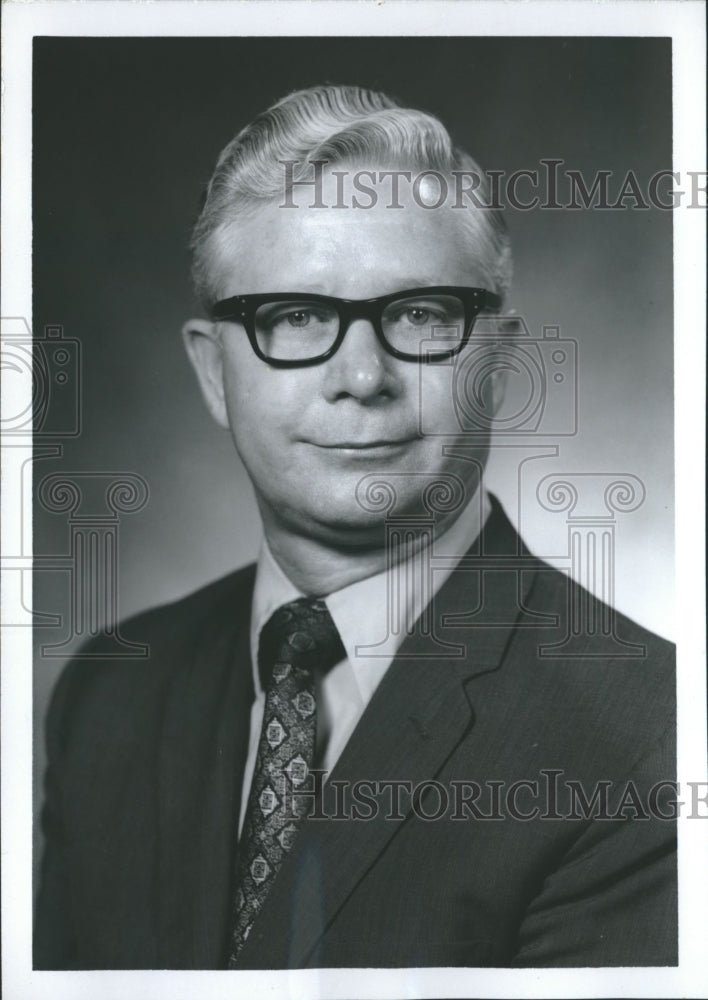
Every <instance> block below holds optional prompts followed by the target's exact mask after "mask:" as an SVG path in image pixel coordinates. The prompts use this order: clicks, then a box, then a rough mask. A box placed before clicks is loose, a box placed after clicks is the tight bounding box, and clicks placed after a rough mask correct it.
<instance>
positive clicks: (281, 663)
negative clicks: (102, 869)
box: [228, 598, 346, 969]
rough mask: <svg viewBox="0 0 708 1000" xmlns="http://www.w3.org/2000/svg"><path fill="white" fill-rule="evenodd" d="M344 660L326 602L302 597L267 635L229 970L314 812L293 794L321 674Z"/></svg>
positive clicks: (306, 758)
mask: <svg viewBox="0 0 708 1000" xmlns="http://www.w3.org/2000/svg"><path fill="white" fill-rule="evenodd" d="M345 655H346V653H345V651H344V647H343V646H342V641H341V639H340V637H339V633H338V632H337V629H336V626H335V624H334V622H333V621H332V617H331V615H330V613H329V611H328V610H327V606H326V604H325V603H324V601H322V600H316V599H313V598H299V599H298V600H297V601H291V602H290V604H285V605H283V607H282V608H278V610H277V611H276V612H275V613H274V614H273V616H272V617H271V618H270V620H269V621H268V623H267V624H266V625H265V627H264V628H263V630H262V632H261V637H260V645H259V650H258V667H259V671H260V674H261V680H262V681H263V687H264V688H265V689H266V700H265V709H264V714H263V726H262V729H261V735H260V740H259V743H258V756H257V758H256V766H255V769H254V772H253V781H252V784H251V791H250V794H249V797H248V807H247V809H246V816H245V820H244V824H243V833H242V836H241V841H240V843H239V851H238V854H239V860H238V867H237V874H236V895H235V899H234V919H233V932H232V936H231V950H230V956H229V963H228V967H229V968H230V969H234V968H236V966H237V963H238V954H239V952H240V950H241V948H242V947H243V945H244V942H245V941H246V938H247V937H248V934H249V931H250V930H251V926H252V925H253V921H254V920H255V918H256V916H257V915H258V912H259V911H260V909H261V907H262V905H263V902H264V900H265V897H266V896H267V894H268V892H269V890H270V887H271V885H272V884H273V881H274V880H275V876H276V875H277V873H278V870H279V868H280V866H281V864H282V861H283V858H284V857H285V855H286V854H287V853H288V851H289V850H290V848H291V847H292V845H293V843H294V841H295V835H296V833H297V831H298V828H299V825H300V822H301V820H302V818H303V815H304V814H305V813H306V812H307V803H308V801H309V797H308V796H293V795H292V789H293V787H294V788H297V787H298V786H300V785H302V783H303V781H305V779H306V778H307V776H308V773H309V769H310V767H311V766H312V762H313V757H314V750H315V737H316V732H317V720H316V704H315V696H314V673H315V671H316V670H317V671H325V670H327V669H328V668H329V667H331V666H333V665H334V664H335V663H337V662H338V661H339V660H341V659H343V658H344V657H345ZM303 807H304V808H303Z"/></svg>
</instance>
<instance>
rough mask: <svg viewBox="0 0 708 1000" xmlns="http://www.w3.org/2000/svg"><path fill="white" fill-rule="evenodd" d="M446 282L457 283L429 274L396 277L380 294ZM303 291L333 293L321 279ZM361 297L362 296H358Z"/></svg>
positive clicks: (311, 283) (309, 284) (375, 296)
mask: <svg viewBox="0 0 708 1000" xmlns="http://www.w3.org/2000/svg"><path fill="white" fill-rule="evenodd" d="M445 284H455V282H445V281H441V280H440V279H439V278H431V277H429V276H422V277H421V276H420V275H418V276H417V277H415V278H396V279H395V281H392V282H391V284H390V285H389V287H388V288H386V289H382V290H381V291H380V292H379V295H393V294H394V293H395V292H407V291H409V290H413V289H416V288H435V287H436V286H438V285H445ZM302 291H303V292H304V293H305V294H307V292H311V293H312V294H313V295H331V291H330V290H329V288H328V287H327V286H326V285H324V284H322V283H321V282H319V281H313V282H308V283H307V287H304V288H303V289H302ZM356 297H357V298H359V297H360V296H356ZM336 298H351V296H336ZM366 298H371V299H374V298H378V296H377V295H367V296H366Z"/></svg>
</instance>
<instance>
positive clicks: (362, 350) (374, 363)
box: [326, 319, 397, 401]
mask: <svg viewBox="0 0 708 1000" xmlns="http://www.w3.org/2000/svg"><path fill="white" fill-rule="evenodd" d="M395 360H396V359H395V358H393V357H392V356H391V355H390V354H388V352H387V351H386V349H385V348H384V346H383V344H382V343H381V342H380V340H379V338H378V337H377V336H376V331H375V330H374V327H373V326H372V324H371V323H370V322H369V320H366V319H356V320H353V321H352V323H351V324H350V325H349V329H348V330H347V332H346V334H345V336H344V340H343V342H342V345H341V347H340V348H339V350H338V351H337V353H336V354H335V355H334V357H333V358H332V359H331V360H330V361H329V362H328V364H327V369H328V371H327V385H326V392H327V394H328V396H329V397H330V398H331V399H337V398H339V397H342V396H351V397H353V398H355V399H359V400H362V401H366V400H370V399H373V398H375V397H376V396H379V395H381V394H388V395H394V394H395V391H396V385H397V379H396V376H395V372H394V366H395Z"/></svg>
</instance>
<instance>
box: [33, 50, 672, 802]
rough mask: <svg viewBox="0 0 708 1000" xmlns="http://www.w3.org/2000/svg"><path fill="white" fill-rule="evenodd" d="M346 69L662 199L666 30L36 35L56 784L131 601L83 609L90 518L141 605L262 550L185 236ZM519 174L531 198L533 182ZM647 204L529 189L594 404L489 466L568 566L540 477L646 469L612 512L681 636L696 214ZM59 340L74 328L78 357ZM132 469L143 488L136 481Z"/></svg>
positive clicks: (557, 312) (536, 152)
mask: <svg viewBox="0 0 708 1000" xmlns="http://www.w3.org/2000/svg"><path fill="white" fill-rule="evenodd" d="M323 82H333V83H356V84H360V85H363V86H367V87H373V88H377V89H382V90H384V91H386V92H388V93H390V94H391V95H392V96H394V97H396V98H398V99H399V100H400V101H401V102H402V103H404V104H409V105H412V106H416V107H422V108H425V109H427V110H430V111H432V112H433V113H436V114H438V115H439V116H440V117H441V118H442V119H443V121H444V122H445V123H446V124H447V126H448V127H449V129H450V131H451V132H452V134H453V137H454V139H455V140H456V141H457V142H458V143H459V144H460V145H462V146H463V147H464V148H466V149H467V150H468V151H469V152H471V153H472V155H473V156H474V157H475V158H476V159H477V160H478V162H479V163H480V164H481V166H482V167H483V168H484V169H485V170H488V171H489V170H495V171H500V172H503V175H504V176H505V177H508V176H509V175H511V174H512V173H513V172H514V171H517V170H531V171H533V170H541V171H542V170H543V168H542V167H541V161H542V160H548V159H557V160H562V161H564V166H563V167H562V168H561V169H562V170H578V171H581V172H582V175H583V177H584V179H585V180H586V181H587V184H588V185H590V184H591V182H592V181H593V179H594V178H596V177H597V176H598V174H599V173H600V172H601V171H610V172H611V180H610V182H609V186H610V190H611V192H612V200H614V198H615V197H616V195H617V189H618V187H619V186H620V184H621V182H622V179H623V178H625V176H626V174H627V172H628V171H629V170H631V171H633V172H634V174H635V175H636V177H637V178H638V180H639V182H640V184H641V185H642V189H643V191H644V192H645V193H646V191H647V188H648V185H649V182H650V179H651V177H652V176H653V175H655V174H656V173H657V172H658V171H661V170H670V169H671V48H670V41H669V40H666V39H607V38H603V39H592V38H588V39H562V38H554V39H543V38H538V39H535V38H526V39H501V38H436V39H426V38H415V39H390V38H354V39H347V38H336V39H326V38H318V39H308V38H289V39H283V38H255V39H223V38H219V39H209V38H204V39H154V38H149V39H131V38H115V39H106V38H84V39H68V38H40V39H37V40H36V41H35V51H34V94H33V120H34V136H33V141H34V152H33V191H34V196H33V197H34V200H33V225H34V277H33V281H34V316H33V331H34V336H35V338H37V337H45V339H46V341H47V343H48V344H50V347H51V350H47V351H46V352H45V354H46V357H47V366H46V370H45V372H44V374H43V377H45V378H46V379H47V380H48V384H49V383H51V384H52V386H53V391H54V397H53V399H52V407H53V410H52V408H51V407H50V411H51V412H47V413H46V414H45V415H44V419H45V423H44V424H43V430H42V435H39V436H38V437H37V442H36V443H37V444H42V443H44V444H46V443H49V444H53V445H56V444H59V445H60V446H61V455H58V454H57V452H56V449H55V450H54V452H53V453H52V454H49V455H47V456H46V457H42V456H41V453H40V451H39V450H38V451H37V453H36V458H35V463H34V480H35V492H37V491H38V490H39V488H40V487H41V486H42V484H43V487H44V493H43V494H42V497H41V498H40V499H39V500H38V501H37V502H36V503H35V515H34V548H35V554H36V555H37V556H38V557H39V558H38V569H37V572H36V573H35V590H34V606H35V608H36V610H37V611H38V612H44V613H46V614H48V615H55V616H59V620H58V621H57V619H54V624H52V620H51V619H42V626H41V627H38V628H37V629H36V631H35V635H36V645H37V649H38V656H37V669H36V683H35V715H36V722H37V729H36V732H37V739H36V754H35V761H36V774H37V776H38V777H39V776H41V771H42V769H43V764H44V748H43V741H42V729H41V722H42V720H43V718H44V714H45V712H46V705H47V700H48V697H49V694H50V691H51V688H52V686H53V684H54V682H55V680H56V677H57V673H58V671H59V669H60V668H61V666H62V664H63V662H65V659H66V655H67V654H68V653H70V652H71V650H72V649H74V648H76V645H77V643H78V639H77V636H76V632H77V630H78V628H79V626H80V627H85V624H86V622H87V621H88V620H89V619H90V618H93V620H94V621H99V620H101V619H102V618H105V617H106V616H109V615H111V614H112V613H113V610H112V609H114V608H115V606H116V600H112V599H111V600H109V599H107V598H105V595H104V596H103V597H102V598H100V601H99V606H97V607H96V608H88V609H87V608H83V609H79V611H77V608H76V606H75V605H76V600H77V595H76V592H75V591H73V590H72V574H73V572H74V570H73V569H72V567H75V566H76V565H77V564H78V562H77V560H79V558H80V556H81V553H78V554H77V551H76V546H77V545H78V544H79V541H80V540H81V539H82V538H83V539H84V542H82V543H81V544H84V543H85V542H86V539H87V537H88V534H90V531H89V528H90V526H91V524H90V519H91V518H94V521H93V522H91V523H93V525H94V527H95V531H96V533H97V534H96V537H99V536H100V538H105V537H107V535H110V538H111V539H112V541H110V545H111V546H113V548H111V550H110V551H111V552H112V553H113V555H112V556H111V560H112V562H111V565H110V566H109V569H108V575H109V577H110V579H111V580H112V583H110V585H109V590H110V589H111V587H113V588H115V589H116V593H117V605H118V607H119V613H120V615H121V616H125V615H128V614H131V613H133V612H135V611H137V610H140V609H143V608H146V607H149V606H152V605H155V604H158V603H161V602H164V601H168V600H171V599H173V598H176V597H179V596H181V595H183V594H186V593H188V592H189V591H191V590H193V589H195V588H196V587H198V586H200V585H201V584H203V583H205V582H207V581H209V580H212V579H215V578H217V577H218V576H220V575H222V574H224V573H226V572H228V571H229V570H231V569H233V568H235V567H236V566H238V565H241V564H244V563H246V562H248V561H250V560H251V559H253V557H254V556H255V555H256V553H257V548H258V542H259V532H260V529H259V523H258V518H257V514H256V511H255V505H254V502H253V498H252V495H251V491H250V487H249V485H248V481H247V478H246V475H245V473H244V471H243V469H242V467H241V465H240V463H239V461H238V460H237V458H236V455H235V453H234V451H233V448H232V445H231V442H230V439H229V437H228V435H227V434H226V433H224V432H222V431H219V430H217V429H216V427H215V426H214V425H212V423H211V422H210V419H209V417H208V415H207V414H206V412H205V410H204V408H203V406H202V402H201V399H200V397H199V395H198V392H197V388H196V385H195V383H194V380H193V378H192V375H191V371H190V370H189V368H188V365H187V361H186V359H185V356H184V354H183V350H182V346H181V341H180V337H179V329H180V326H181V324H182V322H183V320H184V319H185V318H187V317H188V316H189V315H193V314H194V313H195V310H197V309H198V306H197V305H196V304H195V302H194V300H193V297H192V293H191V290H190V287H189V281H188V263H189V262H188V255H187V251H186V244H187V239H188V233H189V229H190V226H191V223H192V221H193V218H194V215H195V212H196V210H197V205H198V200H199V195H200V191H201V188H202V185H203V184H204V182H205V181H206V180H207V179H208V177H209V174H210V172H211V168H212V165H213V163H214V160H215V157H216V155H217V153H218V152H219V150H220V149H221V147H222V146H223V145H224V144H225V142H226V141H227V140H228V139H229V138H230V137H231V136H232V135H233V134H234V133H235V131H236V130H237V129H238V128H240V127H241V126H242V125H243V124H244V123H245V122H247V121H249V120H250V119H251V118H252V117H253V116H254V115H255V114H257V113H258V112H259V111H260V110H262V109H263V108H264V107H266V106H267V105H268V104H270V103H272V102H273V101H274V100H275V99H277V98H279V97H281V96H282V95H284V94H285V93H287V92H289V91H292V90H294V89H298V88H302V87H306V86H310V85H313V84H317V83H323ZM541 179H542V176H541ZM518 193H519V196H520V197H522V198H524V199H528V198H530V197H531V194H532V193H533V192H532V191H531V186H530V184H526V185H525V184H524V183H522V182H519V185H518ZM565 193H566V194H567V191H566V192H565ZM542 194H543V192H542ZM559 194H560V195H561V197H560V200H561V201H563V198H562V194H563V191H559ZM542 200H543V199H542ZM625 205H626V207H625V208H624V209H618V210H599V209H592V208H591V209H589V210H575V211H572V210H558V209H556V210H553V209H544V208H540V207H539V208H535V209H531V210H521V209H515V208H513V207H512V206H507V208H506V215H507V220H508V223H509V227H510V229H511V233H512V240H513V244H514V250H515V282H514V287H513V292H512V296H511V305H512V306H513V307H514V308H515V309H516V310H517V312H518V313H519V314H520V315H521V316H523V317H524V319H525V320H526V322H527V324H528V327H529V329H530V331H531V333H532V334H533V335H534V336H536V337H539V336H540V332H541V330H542V328H543V327H544V326H550V327H557V328H558V332H559V334H560V336H561V337H562V338H564V339H565V340H567V341H570V342H572V344H573V345H575V344H577V356H578V368H577V391H576V390H574V391H575V392H576V395H575V399H576V401H577V418H578V419H577V427H576V428H575V432H574V433H572V434H567V435H566V436H564V437H562V439H561V438H558V439H557V441H556V443H557V444H559V445H560V447H559V453H558V454H557V455H556V456H555V457H553V456H552V455H551V456H550V457H548V455H546V457H545V458H538V459H536V460H534V461H531V462H528V463H527V464H526V466H524V467H523V469H522V474H521V475H520V474H519V461H520V454H521V453H518V452H517V453H514V455H513V456H512V457H511V458H510V455H511V452H510V451H509V450H508V449H507V450H505V451H502V450H500V451H498V452H497V454H496V455H493V457H492V459H491V463H490V467H489V473H488V485H489V486H490V487H491V488H492V489H493V490H494V491H495V492H496V493H497V495H498V496H499V497H500V499H501V500H502V502H503V503H504V504H505V506H506V507H507V510H508V512H509V514H510V516H511V517H512V519H513V520H515V521H516V522H518V523H519V524H520V527H521V530H522V533H523V534H524V536H525V538H526V541H527V543H528V544H529V546H530V547H531V548H532V549H533V550H535V551H536V552H537V553H538V554H539V555H542V556H557V557H558V558H559V559H560V560H561V562H562V557H563V555H564V553H567V545H568V526H567V514H568V512H567V511H566V512H565V513H564V512H563V511H562V510H560V511H559V510H556V511H555V512H554V511H549V510H548V509H544V508H543V507H542V505H541V504H539V503H538V502H537V501H536V499H535V490H536V487H537V485H538V483H539V481H540V480H541V479H543V478H544V477H545V476H547V475H552V474H558V475H561V474H563V476H566V474H567V475H570V474H578V473H593V474H597V476H599V477H600V478H599V479H598V482H599V483H600V486H602V484H603V483H605V480H603V479H602V477H603V476H605V475H610V479H612V474H621V475H625V476H626V475H630V476H631V477H635V478H633V479H631V480H630V481H631V483H633V484H634V487H633V488H636V489H637V490H639V489H640V487H638V486H637V485H636V484H637V482H639V483H640V484H641V488H643V489H645V496H644V499H643V501H642V502H641V503H640V504H639V506H637V505H636V504H630V505H629V506H635V507H636V509H634V510H632V511H626V512H616V513H614V514H613V515H612V516H613V523H614V524H615V529H614V530H615V532H616V558H615V587H616V591H615V603H616V605H617V606H618V607H619V608H620V609H621V610H622V611H624V612H625V613H627V614H629V615H630V616H632V617H633V618H635V619H636V620H638V621H639V622H641V623H642V624H644V625H646V626H648V627H649V628H652V629H654V630H655V631H658V632H659V633H661V634H663V635H666V636H669V637H672V629H673V618H672V613H673V589H672V579H673V568H672V554H673V450H672V445H673V427H672V410H673V391H672V347H673V345H672V222H671V213H670V212H669V211H663V210H661V209H659V208H656V207H649V208H647V209H641V208H637V207H636V206H635V205H634V204H633V201H632V199H631V198H628V199H626V201H625ZM58 339H61V340H63V341H66V345H67V346H66V349H65V350H64V352H63V353H62V351H61V350H60V351H59V355H58V360H57V354H56V349H55V348H56V344H57V342H58ZM50 342H51V343H50ZM52 351H53V353H52ZM61 372H66V373H68V374H67V378H65V379H63V381H62V380H61V379H60V382H59V383H57V381H56V378H57V374H61ZM59 384H61V387H62V391H63V392H64V396H63V397H61V392H60V391H59V389H58V388H57V386H58V385H59ZM566 384H567V383H566ZM60 397H61V398H60ZM556 405H558V406H560V407H561V410H562V408H563V406H566V405H567V404H566V403H564V402H563V401H562V400H561V401H560V403H557V404H556ZM512 406H513V399H512ZM559 419H566V418H565V417H563V416H562V414H561V418H559ZM53 421H54V422H53ZM72 422H73V423H72ZM566 429H567V428H566ZM550 430H552V428H550ZM547 440H548V439H546V441H547ZM526 454H527V455H528V453H526ZM126 475H127V482H128V484H129V485H128V486H123V487H120V486H119V485H118V486H115V484H116V481H122V482H125V481H126ZM51 476H55V477H56V478H55V479H54V480H51V481H49V480H48V478H47V477H51ZM62 477H63V478H68V479H71V480H72V481H73V483H74V484H75V486H76V485H77V484H78V488H79V489H80V492H81V500H80V503H81V508H80V510H79V509H78V508H77V506H76V497H75V495H72V496H73V498H72V497H69V499H67V497H66V495H65V494H62V489H61V484H60V482H59V480H61V479H62ZM121 477H122V479H121ZM586 481H589V480H588V479H587V477H586V479H585V480H583V482H586ZM112 484H113V485H112ZM143 484H145V487H146V488H147V494H146V495H145V496H143V495H142V494H141V491H143V490H144V488H145V487H144V486H143ZM595 485H597V484H595ZM113 487H115V489H114V492H113V494H111V496H112V505H111V503H108V504H107V502H106V496H107V491H110V489H111V488H113ZM116 490H117V492H116ZM121 490H122V493H121ZM62 497H63V499H62ZM116 498H117V499H116ZM600 499H602V491H601V493H600ZM640 499H641V498H640ZM144 501H146V502H144ZM592 502H594V503H597V500H594V501H592ZM621 506H622V504H621V502H620V507H621ZM603 511H604V508H603ZM603 511H599V513H602V512H603ZM604 514H607V511H604ZM81 517H83V518H88V519H89V520H84V521H82V522H81V523H79V520H80V518H81ZM77 539H78V540H79V541H77ZM102 544H103V543H102ZM72 546H73V547H72ZM84 555H85V552H84ZM585 582H587V580H586V581H585ZM590 582H591V584H592V580H591V581H590ZM72 602H73V603H72ZM82 622H83V625H82V624H81V623H82ZM41 648H43V649H44V653H41V651H40V650H41ZM40 801H41V791H40V790H39V788H38V791H37V802H38V803H39V802H40Z"/></svg>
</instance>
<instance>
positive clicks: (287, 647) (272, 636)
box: [258, 597, 346, 689]
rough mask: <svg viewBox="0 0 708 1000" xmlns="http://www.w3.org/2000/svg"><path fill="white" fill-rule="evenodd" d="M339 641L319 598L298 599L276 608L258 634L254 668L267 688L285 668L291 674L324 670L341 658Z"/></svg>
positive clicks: (342, 649)
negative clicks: (289, 670) (292, 671)
mask: <svg viewBox="0 0 708 1000" xmlns="http://www.w3.org/2000/svg"><path fill="white" fill-rule="evenodd" d="M345 655H346V654H345V651H344V647H343V645H342V640H341V638H340V636H339V633H338V632H337V627H336V625H335V624H334V621H333V620H332V616H331V615H330V613H329V610H328V608H327V605H326V604H325V602H324V601H323V600H322V599H321V598H312V597H299V598H298V599H297V600H295V601H290V603H289V604H284V605H283V606H282V607H280V608H278V609H277V611H275V612H274V613H273V614H272V616H271V617H270V618H269V620H268V622H267V623H266V624H265V626H264V627H263V629H262V631H261V636H260V642H259V648H258V669H259V673H260V677H261V683H262V685H263V687H264V689H267V688H268V686H269V684H270V683H271V679H273V680H275V681H276V683H277V682H278V681H279V680H280V678H281V676H282V675H283V672H284V669H285V667H286V666H289V667H290V669H291V670H295V671H307V672H313V671H314V670H321V671H326V670H328V669H329V668H330V667H331V666H333V665H334V664H335V663H337V662H338V660H341V659H343V658H344V656H345Z"/></svg>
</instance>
